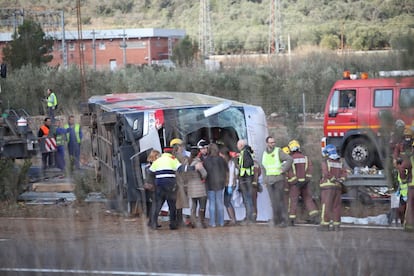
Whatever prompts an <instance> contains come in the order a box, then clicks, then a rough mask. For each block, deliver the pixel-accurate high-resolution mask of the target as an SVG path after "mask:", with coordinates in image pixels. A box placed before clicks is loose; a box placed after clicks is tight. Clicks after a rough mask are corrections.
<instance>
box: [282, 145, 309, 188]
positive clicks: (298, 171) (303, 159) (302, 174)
mask: <svg viewBox="0 0 414 276" xmlns="http://www.w3.org/2000/svg"><path fill="white" fill-rule="evenodd" d="M292 158H293V164H292V168H291V171H290V173H289V175H288V176H289V178H288V182H289V183H292V184H293V183H296V182H297V181H301V182H303V181H306V179H311V178H312V174H311V172H310V168H311V167H312V166H311V165H312V164H311V163H310V161H309V159H308V157H307V156H305V155H303V154H302V153H301V152H294V153H293V154H292Z"/></svg>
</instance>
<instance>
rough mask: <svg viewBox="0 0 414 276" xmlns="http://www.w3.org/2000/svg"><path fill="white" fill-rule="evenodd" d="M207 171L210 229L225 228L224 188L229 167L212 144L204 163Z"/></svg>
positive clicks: (216, 147)
mask: <svg viewBox="0 0 414 276" xmlns="http://www.w3.org/2000/svg"><path fill="white" fill-rule="evenodd" d="M203 165H204V168H205V169H206V171H207V178H206V186H207V197H208V202H209V208H208V210H209V215H210V222H209V226H210V227H216V226H217V224H218V225H219V226H224V199H223V191H224V186H225V185H226V183H227V180H228V177H229V176H228V166H227V162H226V160H224V158H222V157H221V156H220V155H219V148H218V146H217V145H216V144H210V145H209V148H208V156H207V158H206V159H204V162H203Z"/></svg>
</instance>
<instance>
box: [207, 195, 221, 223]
mask: <svg viewBox="0 0 414 276" xmlns="http://www.w3.org/2000/svg"><path fill="white" fill-rule="evenodd" d="M207 196H208V201H209V206H208V211H209V213H210V223H209V225H210V226H212V227H215V226H216V214H217V222H218V225H220V226H224V203H223V190H218V191H207Z"/></svg>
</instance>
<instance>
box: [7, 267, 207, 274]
mask: <svg viewBox="0 0 414 276" xmlns="http://www.w3.org/2000/svg"><path fill="white" fill-rule="evenodd" d="M0 271H7V272H35V273H72V274H82V275H91V274H95V275H150V276H207V274H183V273H157V272H141V271H106V270H82V269H41V268H0Z"/></svg>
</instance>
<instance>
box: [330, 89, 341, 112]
mask: <svg viewBox="0 0 414 276" xmlns="http://www.w3.org/2000/svg"><path fill="white" fill-rule="evenodd" d="M339 102H340V92H339V91H338V90H335V91H334V92H333V94H332V98H331V102H330V103H329V114H330V116H335V114H337V113H338V108H339Z"/></svg>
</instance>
